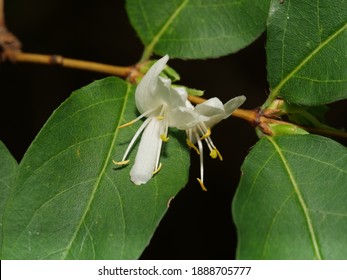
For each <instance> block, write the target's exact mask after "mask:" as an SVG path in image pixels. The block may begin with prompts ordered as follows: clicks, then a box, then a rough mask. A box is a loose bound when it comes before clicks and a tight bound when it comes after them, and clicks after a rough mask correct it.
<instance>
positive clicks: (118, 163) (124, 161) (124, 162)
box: [112, 159, 130, 165]
mask: <svg viewBox="0 0 347 280" xmlns="http://www.w3.org/2000/svg"><path fill="white" fill-rule="evenodd" d="M129 161H130V160H128V159H127V160H123V161H115V160H112V162H113V163H114V164H115V165H125V164H128V163H129Z"/></svg>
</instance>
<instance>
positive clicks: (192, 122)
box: [169, 106, 207, 130]
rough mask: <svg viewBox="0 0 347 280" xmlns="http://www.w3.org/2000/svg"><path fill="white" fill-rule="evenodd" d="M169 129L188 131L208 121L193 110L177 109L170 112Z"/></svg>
mask: <svg viewBox="0 0 347 280" xmlns="http://www.w3.org/2000/svg"><path fill="white" fill-rule="evenodd" d="M169 114H170V115H169V127H176V128H177V129H181V130H186V129H189V128H192V127H193V126H196V125H197V124H198V123H199V122H201V121H204V120H207V119H206V118H204V117H203V116H200V115H199V114H197V113H196V112H195V111H194V110H193V108H187V107H182V106H180V107H177V108H174V109H172V110H171V111H170V112H169Z"/></svg>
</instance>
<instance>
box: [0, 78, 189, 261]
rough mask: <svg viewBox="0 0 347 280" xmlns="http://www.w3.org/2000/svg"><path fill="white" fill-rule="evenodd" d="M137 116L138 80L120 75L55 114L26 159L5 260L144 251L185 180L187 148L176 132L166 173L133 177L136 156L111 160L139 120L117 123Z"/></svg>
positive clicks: (130, 255) (167, 148)
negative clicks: (138, 181)
mask: <svg viewBox="0 0 347 280" xmlns="http://www.w3.org/2000/svg"><path fill="white" fill-rule="evenodd" d="M136 116H138V113H137V110H136V107H135V104H134V90H133V86H131V85H130V84H127V83H126V82H124V81H122V80H120V79H118V78H106V79H103V80H100V81H96V82H94V83H92V84H90V85H88V86H86V87H83V88H81V89H80V90H78V91H76V92H74V93H73V94H72V95H71V97H70V98H69V99H67V100H66V101H65V102H64V103H63V104H62V105H61V106H60V107H59V108H58V109H57V110H56V111H55V112H54V114H53V115H52V116H51V118H50V119H49V120H48V121H47V123H46V124H45V126H44V127H43V129H42V130H41V131H40V133H39V134H38V136H37V138H36V139H35V140H34V142H33V143H32V145H31V146H30V148H29V150H28V151H27V153H26V154H25V157H24V159H23V161H22V162H21V163H20V170H19V175H18V180H17V186H16V189H15V193H14V197H13V199H12V201H11V203H10V204H9V205H8V208H7V212H8V215H7V219H6V220H5V224H4V247H3V256H4V258H7V259H136V258H138V257H139V256H140V254H141V253H142V251H143V250H144V248H145V247H146V246H147V244H148V243H149V241H150V238H151V237H152V235H153V233H154V231H155V229H156V227H157V225H158V223H159V221H160V219H161V218H162V217H163V215H164V213H165V212H166V210H167V207H168V206H167V204H168V201H169V200H170V199H171V198H172V197H173V196H175V195H176V193H177V192H178V191H179V190H180V189H181V188H182V187H183V186H184V185H185V183H186V180H187V176H188V166H189V152H188V150H187V149H186V147H185V146H183V145H182V146H181V143H182V142H183V141H184V135H182V134H181V133H178V132H173V133H171V135H170V141H169V142H168V143H165V145H164V150H163V153H162V157H161V162H162V164H163V167H162V169H161V171H160V172H159V173H158V174H156V175H155V176H154V177H153V178H152V180H151V181H150V182H149V183H148V184H146V185H142V186H136V185H134V184H133V183H131V181H130V177H129V171H130V169H131V162H130V164H129V165H128V166H124V167H118V166H115V165H114V164H113V163H112V159H114V160H118V161H119V160H121V159H122V156H123V154H124V152H125V150H126V148H127V146H128V144H129V142H130V140H131V138H132V136H133V134H134V133H135V131H136V130H137V128H138V127H139V125H140V123H135V124H134V125H132V126H129V127H125V128H118V126H119V125H120V124H124V123H126V122H129V121H130V120H132V119H134V118H135V117H136ZM182 133H183V132H182ZM182 136H183V137H182ZM181 138H183V139H181ZM135 154H136V151H135V150H134V151H133V152H132V153H131V155H130V157H129V159H130V160H131V161H133V159H134V157H135ZM177 174H180V176H177Z"/></svg>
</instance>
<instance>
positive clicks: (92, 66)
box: [12, 52, 137, 78]
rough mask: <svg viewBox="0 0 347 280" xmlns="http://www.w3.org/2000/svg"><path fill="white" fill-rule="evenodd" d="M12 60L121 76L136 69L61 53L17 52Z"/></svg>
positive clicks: (127, 74) (125, 75) (126, 75)
mask: <svg viewBox="0 0 347 280" xmlns="http://www.w3.org/2000/svg"><path fill="white" fill-rule="evenodd" d="M12 60H13V61H14V62H26V63H39V64H47V65H60V66H62V67H67V68H73V69H80V70H88V71H94V72H99V73H104V74H110V75H115V76H119V77H123V78H127V77H129V76H130V74H132V73H133V72H134V71H135V72H136V71H137V68H136V67H132V66H114V65H109V64H103V63H97V62H91V61H84V60H78V59H72V58H64V57H63V56H61V55H44V54H34V53H24V52H19V53H15V54H13V56H12Z"/></svg>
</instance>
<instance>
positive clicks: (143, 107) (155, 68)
mask: <svg viewBox="0 0 347 280" xmlns="http://www.w3.org/2000/svg"><path fill="white" fill-rule="evenodd" d="M168 60H169V56H168V55H165V56H164V57H162V58H161V59H159V60H158V61H157V62H156V63H154V64H153V65H152V67H151V68H150V69H149V70H148V72H147V73H146V74H145V75H144V76H143V78H142V80H141V81H140V83H139V84H138V86H137V88H136V91H135V101H136V107H137V109H138V110H139V112H140V113H141V114H142V113H144V112H146V111H148V110H149V109H151V108H154V107H155V106H159V105H160V103H159V102H160V100H158V99H159V98H157V95H159V94H160V93H163V92H162V89H165V88H167V87H166V86H165V84H164V82H163V81H162V80H160V79H159V74H160V73H161V71H163V70H164V68H165V65H166V63H167V62H168ZM167 90H168V89H166V91H167ZM157 103H158V104H157Z"/></svg>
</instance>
